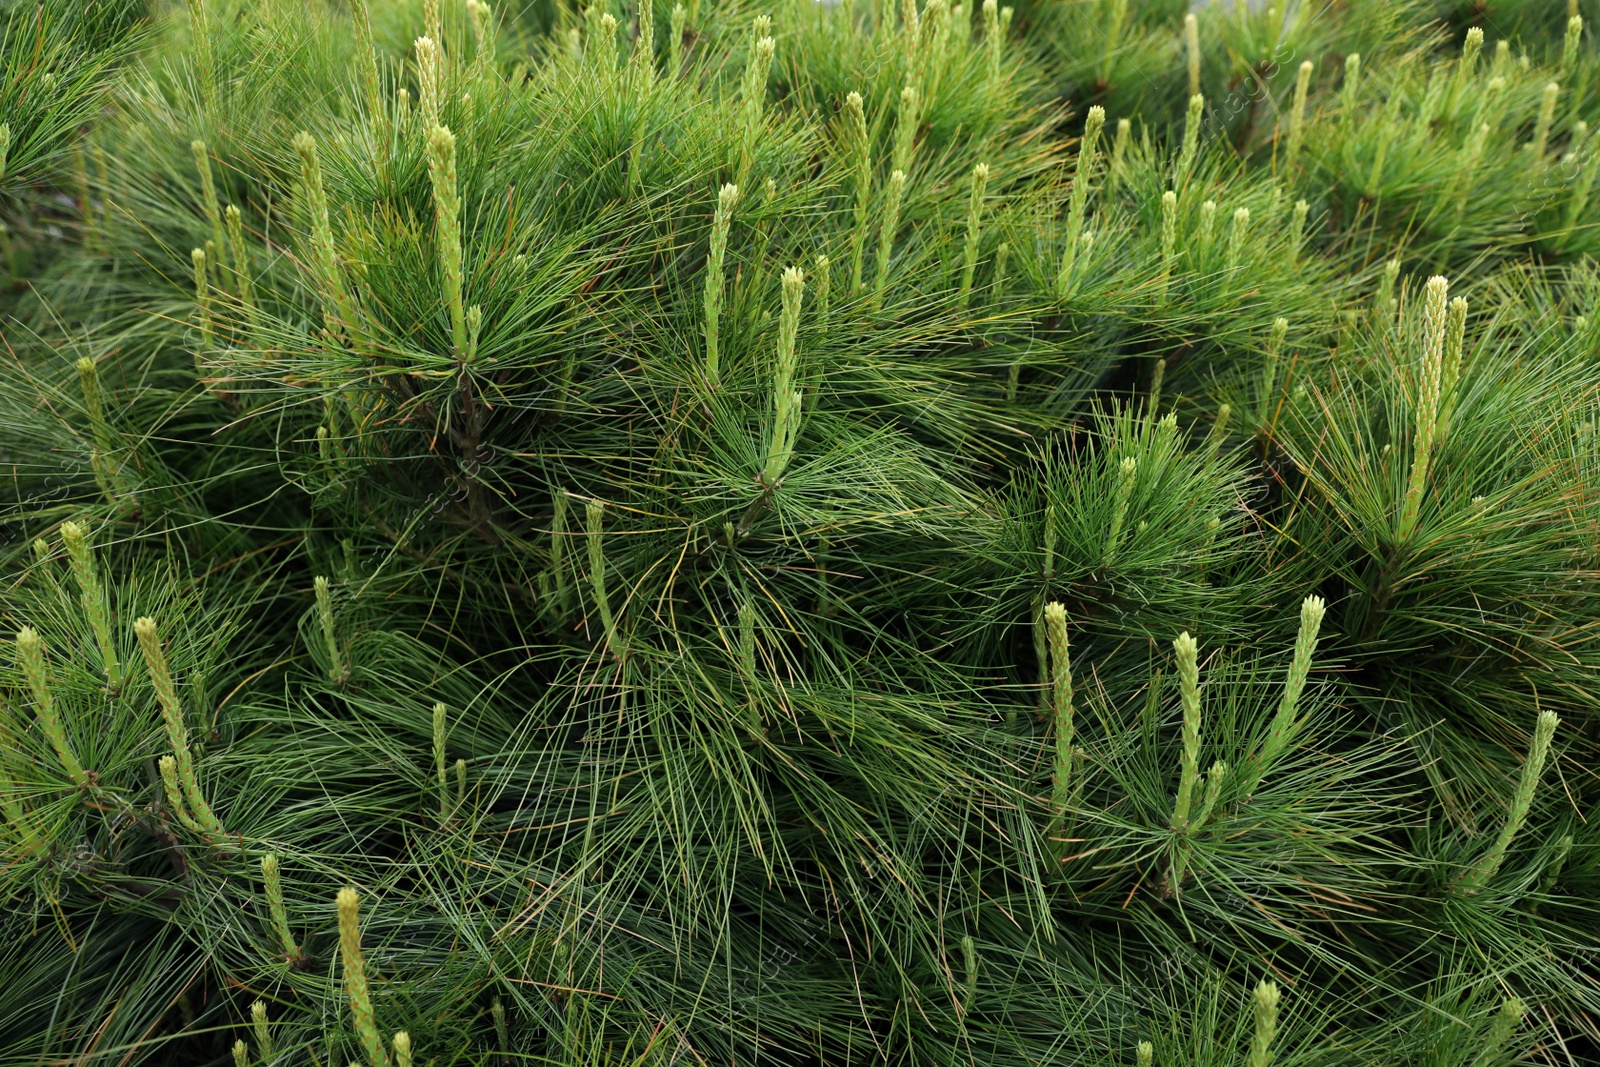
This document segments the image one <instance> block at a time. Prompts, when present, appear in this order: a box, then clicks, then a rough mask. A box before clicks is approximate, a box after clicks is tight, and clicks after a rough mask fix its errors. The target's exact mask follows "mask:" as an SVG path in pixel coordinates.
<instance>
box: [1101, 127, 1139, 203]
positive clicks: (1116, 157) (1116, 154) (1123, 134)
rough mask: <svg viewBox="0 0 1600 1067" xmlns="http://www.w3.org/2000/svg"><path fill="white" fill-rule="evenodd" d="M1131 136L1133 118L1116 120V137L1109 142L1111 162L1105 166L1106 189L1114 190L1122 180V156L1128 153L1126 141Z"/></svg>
mask: <svg viewBox="0 0 1600 1067" xmlns="http://www.w3.org/2000/svg"><path fill="white" fill-rule="evenodd" d="M1132 136H1133V120H1132V119H1118V120H1117V138H1116V140H1115V141H1113V142H1112V144H1111V164H1110V165H1109V166H1108V167H1107V168H1106V190H1107V191H1108V192H1110V191H1112V190H1114V189H1115V188H1116V186H1117V183H1118V182H1120V181H1121V180H1122V167H1123V162H1122V161H1123V157H1124V156H1126V155H1127V154H1128V141H1129V139H1130V138H1131V137H1132Z"/></svg>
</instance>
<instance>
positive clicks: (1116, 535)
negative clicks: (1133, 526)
mask: <svg viewBox="0 0 1600 1067" xmlns="http://www.w3.org/2000/svg"><path fill="white" fill-rule="evenodd" d="M1138 473H1139V460H1138V459H1137V458H1136V457H1134V456H1124V457H1123V459H1122V462H1120V463H1119V464H1118V465H1117V484H1116V488H1115V489H1114V490H1113V492H1114V494H1115V495H1114V496H1113V497H1112V504H1111V527H1110V529H1109V530H1108V531H1107V532H1106V550H1105V554H1104V556H1103V557H1102V558H1101V563H1100V566H1101V569H1102V570H1104V569H1106V568H1108V567H1110V566H1111V562H1112V560H1114V559H1115V558H1116V554H1117V545H1118V543H1119V542H1120V541H1121V540H1122V525H1123V523H1124V522H1126V521H1127V518H1128V502H1129V500H1130V499H1131V498H1132V496H1133V485H1134V481H1135V479H1136V478H1137V476H1138Z"/></svg>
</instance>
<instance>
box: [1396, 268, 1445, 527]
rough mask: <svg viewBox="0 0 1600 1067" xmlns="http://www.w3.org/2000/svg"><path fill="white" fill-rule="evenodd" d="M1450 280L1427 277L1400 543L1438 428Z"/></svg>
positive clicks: (1411, 520)
mask: <svg viewBox="0 0 1600 1067" xmlns="http://www.w3.org/2000/svg"><path fill="white" fill-rule="evenodd" d="M1449 289H1450V283H1449V282H1448V281H1446V280H1445V279H1444V278H1443V277H1441V276H1440V275H1437V274H1436V275H1434V276H1433V277H1432V278H1429V279H1428V284H1427V286H1426V288H1425V293H1426V296H1425V304H1424V306H1423V354H1422V367H1421V382H1420V385H1419V388H1418V391H1417V393H1418V395H1417V401H1416V415H1415V419H1416V428H1415V431H1414V433H1413V440H1412V459H1411V476H1410V479H1409V480H1408V481H1407V483H1406V493H1405V498H1404V500H1403V501H1402V503H1401V507H1400V520H1399V525H1398V528H1397V534H1398V537H1399V540H1400V541H1401V542H1405V541H1408V540H1409V539H1410V538H1411V535H1412V534H1413V533H1414V532H1415V531H1416V528H1417V521H1418V518H1419V516H1420V515H1421V509H1422V492H1423V489H1424V488H1425V487H1426V485H1427V481H1428V470H1429V466H1430V464H1431V462H1432V459H1433V448H1434V444H1435V442H1436V438H1437V431H1438V427H1439V416H1440V414H1441V412H1440V406H1439V399H1440V390H1441V387H1442V384H1443V374H1444V343H1445V333H1446V318H1447V315H1448V312H1447V307H1446V298H1447V296H1448V294H1449Z"/></svg>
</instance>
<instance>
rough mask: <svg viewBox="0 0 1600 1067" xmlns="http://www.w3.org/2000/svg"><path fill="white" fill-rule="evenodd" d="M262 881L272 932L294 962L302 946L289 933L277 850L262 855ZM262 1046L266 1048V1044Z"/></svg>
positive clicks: (263, 1018)
mask: <svg viewBox="0 0 1600 1067" xmlns="http://www.w3.org/2000/svg"><path fill="white" fill-rule="evenodd" d="M261 883H262V887H263V890H264V893H265V896H266V898H267V916H268V918H269V919H270V920H271V921H272V932H273V933H274V934H275V935H277V938H278V947H279V948H281V949H283V955H284V958H285V959H287V960H289V961H290V962H294V961H296V960H298V959H300V946H298V945H296V944H295V943H294V937H293V936H292V935H291V934H290V933H289V913H288V911H287V910H286V909H285V908H284V905H283V882H282V880H281V879H280V877H279V872H278V854H277V853H276V852H268V853H267V854H266V855H264V856H262V857H261ZM266 1026H267V1023H266V1012H265V1011H264V1010H263V1011H262V1013H261V1021H260V1023H259V1024H258V1027H259V1030H260V1032H261V1033H262V1034H265V1032H266ZM262 1047H263V1048H265V1047H266V1046H265V1044H263V1046H262Z"/></svg>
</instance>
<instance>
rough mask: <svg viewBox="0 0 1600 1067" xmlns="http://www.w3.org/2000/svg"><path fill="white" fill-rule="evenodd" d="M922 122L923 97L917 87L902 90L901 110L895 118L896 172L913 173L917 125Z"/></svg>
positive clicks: (894, 165)
mask: <svg viewBox="0 0 1600 1067" xmlns="http://www.w3.org/2000/svg"><path fill="white" fill-rule="evenodd" d="M920 121H921V95H920V94H919V93H918V92H917V87H916V86H915V85H907V86H906V87H905V88H904V89H901V90H900V110H899V113H898V114H897V115H896V116H895V126H894V156H893V160H892V164H893V168H894V169H895V170H903V171H906V172H907V173H909V172H910V171H911V153H912V151H913V150H914V149H915V148H916V142H917V125H918V123H919V122H920Z"/></svg>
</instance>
